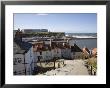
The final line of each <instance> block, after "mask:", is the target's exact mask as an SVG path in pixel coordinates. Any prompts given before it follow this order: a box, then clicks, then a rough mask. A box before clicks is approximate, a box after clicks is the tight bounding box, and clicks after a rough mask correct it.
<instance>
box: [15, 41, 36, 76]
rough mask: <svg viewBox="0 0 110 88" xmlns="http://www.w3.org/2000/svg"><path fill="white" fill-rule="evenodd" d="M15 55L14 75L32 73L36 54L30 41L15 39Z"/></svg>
mask: <svg viewBox="0 0 110 88" xmlns="http://www.w3.org/2000/svg"><path fill="white" fill-rule="evenodd" d="M13 56H14V57H13V72H14V75H31V74H32V73H33V70H34V63H33V62H34V56H33V48H32V45H31V44H30V43H27V42H22V41H19V40H15V41H14V55H13Z"/></svg>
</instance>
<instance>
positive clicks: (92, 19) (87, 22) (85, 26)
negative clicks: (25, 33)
mask: <svg viewBox="0 0 110 88" xmlns="http://www.w3.org/2000/svg"><path fill="white" fill-rule="evenodd" d="M18 28H20V29H21V30H22V29H48V30H49V31H51V32H65V33H97V14H96V13H48V14H47V13H16V14H14V30H17V29H18Z"/></svg>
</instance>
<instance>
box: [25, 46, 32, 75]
mask: <svg viewBox="0 0 110 88" xmlns="http://www.w3.org/2000/svg"><path fill="white" fill-rule="evenodd" d="M25 63H27V65H26V69H28V72H27V75H29V74H32V71H33V70H34V54H33V48H32V47H31V48H30V49H29V51H28V52H27V53H26V54H25ZM29 69H30V72H29Z"/></svg>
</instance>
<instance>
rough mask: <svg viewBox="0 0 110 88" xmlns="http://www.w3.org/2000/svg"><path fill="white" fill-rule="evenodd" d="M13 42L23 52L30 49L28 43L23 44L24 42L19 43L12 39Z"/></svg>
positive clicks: (30, 45)
mask: <svg viewBox="0 0 110 88" xmlns="http://www.w3.org/2000/svg"><path fill="white" fill-rule="evenodd" d="M14 42H15V43H16V44H17V45H18V46H19V47H20V48H21V49H23V50H25V51H26V52H27V51H28V50H29V49H30V48H31V47H32V44H31V43H28V42H24V41H20V40H17V39H14Z"/></svg>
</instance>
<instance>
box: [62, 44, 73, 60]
mask: <svg viewBox="0 0 110 88" xmlns="http://www.w3.org/2000/svg"><path fill="white" fill-rule="evenodd" d="M61 55H62V58H65V59H70V58H71V48H70V46H69V45H68V44H66V43H63V44H62V47H61Z"/></svg>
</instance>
